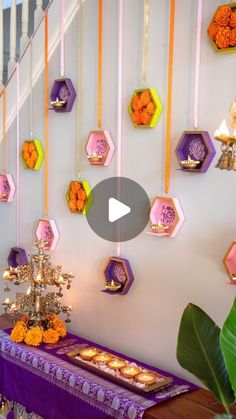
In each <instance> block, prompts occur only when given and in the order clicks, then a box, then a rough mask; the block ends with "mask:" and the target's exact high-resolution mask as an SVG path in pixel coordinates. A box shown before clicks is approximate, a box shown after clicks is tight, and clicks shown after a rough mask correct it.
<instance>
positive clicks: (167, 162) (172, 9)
mask: <svg viewBox="0 0 236 419" xmlns="http://www.w3.org/2000/svg"><path fill="white" fill-rule="evenodd" d="M174 30H175V0H171V5H170V29H169V63H168V91H167V115H166V150H165V193H166V194H167V193H168V191H169V186H170V139H171V113H172V80H173V58H174Z"/></svg>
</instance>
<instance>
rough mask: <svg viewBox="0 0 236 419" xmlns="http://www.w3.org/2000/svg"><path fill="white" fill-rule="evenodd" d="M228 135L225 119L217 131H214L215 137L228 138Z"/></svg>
mask: <svg viewBox="0 0 236 419" xmlns="http://www.w3.org/2000/svg"><path fill="white" fill-rule="evenodd" d="M229 135H230V134H229V129H228V127H227V124H226V121H225V119H223V121H222V122H221V124H220V127H219V129H217V130H216V131H215V137H220V136H225V137H229Z"/></svg>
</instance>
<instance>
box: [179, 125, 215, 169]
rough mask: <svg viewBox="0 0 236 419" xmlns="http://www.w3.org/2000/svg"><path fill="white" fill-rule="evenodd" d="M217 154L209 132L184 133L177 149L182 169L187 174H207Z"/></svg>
mask: <svg viewBox="0 0 236 419" xmlns="http://www.w3.org/2000/svg"><path fill="white" fill-rule="evenodd" d="M215 154H216V150H215V147H214V145H213V142H212V140H211V137H210V135H209V133H208V132H207V131H184V132H183V134H182V137H181V138H180V141H179V143H178V145H177V148H176V155H177V158H178V160H179V164H180V167H181V169H182V170H183V171H185V172H197V173H205V172H206V171H207V170H208V169H209V166H210V164H211V162H212V160H213V158H214V156H215ZM196 162H198V163H197V164H196Z"/></svg>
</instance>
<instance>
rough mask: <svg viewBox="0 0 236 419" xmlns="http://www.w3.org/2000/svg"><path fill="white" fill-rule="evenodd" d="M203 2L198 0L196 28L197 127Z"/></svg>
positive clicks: (195, 104) (195, 107) (195, 91)
mask: <svg viewBox="0 0 236 419" xmlns="http://www.w3.org/2000/svg"><path fill="white" fill-rule="evenodd" d="M202 4H203V0H198V3H197V28H196V55H195V82H194V106H193V125H194V128H195V129H197V128H198V109H199V79H200V58H201V32H202Z"/></svg>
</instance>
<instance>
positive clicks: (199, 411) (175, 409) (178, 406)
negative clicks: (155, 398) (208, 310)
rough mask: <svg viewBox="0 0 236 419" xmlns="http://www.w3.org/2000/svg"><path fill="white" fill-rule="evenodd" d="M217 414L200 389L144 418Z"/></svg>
mask: <svg viewBox="0 0 236 419" xmlns="http://www.w3.org/2000/svg"><path fill="white" fill-rule="evenodd" d="M9 326H11V324H10V323H9V320H8V318H7V317H4V316H0V329H5V328H7V327H9ZM217 413H223V409H222V407H221V406H220V405H219V403H217V402H216V401H215V399H214V398H213V396H212V395H211V393H210V392H209V391H207V390H203V389H199V390H195V391H193V392H191V393H186V394H182V395H180V396H178V397H176V398H173V399H170V400H169V401H166V402H164V403H162V404H160V405H158V406H153V407H150V408H149V409H147V410H146V412H145V413H144V416H143V418H144V419H172V418H173V419H187V418H191V419H210V418H211V419H212V418H213V417H214V415H215V414H217ZM232 413H233V414H235V415H236V406H234V407H233V408H232ZM58 419H59V418H58ZM81 419H82V418H81ZM91 419H92V418H91Z"/></svg>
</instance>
